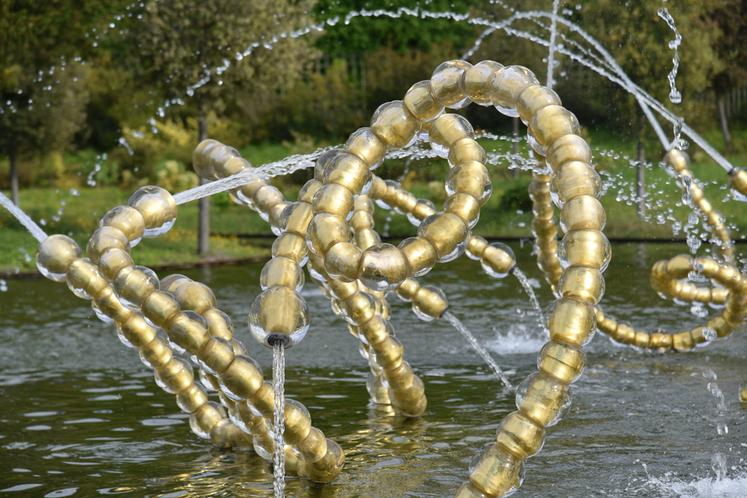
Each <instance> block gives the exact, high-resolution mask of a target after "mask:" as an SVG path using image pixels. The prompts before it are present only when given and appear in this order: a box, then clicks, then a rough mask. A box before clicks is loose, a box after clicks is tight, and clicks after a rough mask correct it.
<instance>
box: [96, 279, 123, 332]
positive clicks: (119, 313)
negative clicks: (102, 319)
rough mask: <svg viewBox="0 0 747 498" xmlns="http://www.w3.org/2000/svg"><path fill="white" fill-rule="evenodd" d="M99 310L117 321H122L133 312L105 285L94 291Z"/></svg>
mask: <svg viewBox="0 0 747 498" xmlns="http://www.w3.org/2000/svg"><path fill="white" fill-rule="evenodd" d="M94 301H95V303H96V307H97V308H98V309H99V311H100V312H101V313H103V314H105V315H106V316H108V317H109V318H111V319H112V320H114V321H115V322H117V323H123V322H124V321H125V320H127V319H128V318H129V317H130V315H132V314H133V312H132V311H131V310H130V308H128V307H127V306H125V305H124V304H123V303H122V301H121V300H120V299H119V296H117V293H116V292H114V289H113V288H112V287H111V286H107V287H105V288H103V289H101V290H100V291H99V292H97V293H96V296H95V298H94Z"/></svg>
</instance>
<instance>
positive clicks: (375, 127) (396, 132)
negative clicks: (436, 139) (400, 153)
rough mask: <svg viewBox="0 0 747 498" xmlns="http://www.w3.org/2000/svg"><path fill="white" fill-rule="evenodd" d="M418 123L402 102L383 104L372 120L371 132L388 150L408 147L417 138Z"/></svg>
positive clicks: (394, 101)
mask: <svg viewBox="0 0 747 498" xmlns="http://www.w3.org/2000/svg"><path fill="white" fill-rule="evenodd" d="M417 128H418V122H417V121H416V120H415V118H414V117H413V115H412V114H410V111H408V110H407V108H406V107H405V105H404V104H403V103H402V101H401V100H393V101H392V102H388V103H386V104H382V105H381V106H379V108H378V109H376V112H374V115H373V117H372V118H371V130H372V131H373V132H374V133H375V134H376V136H377V137H379V139H380V140H381V141H382V142H383V143H384V144H385V145H386V147H387V149H399V148H402V147H405V146H407V145H408V144H409V143H410V142H411V141H412V139H413V137H414V136H415V132H416V131H417Z"/></svg>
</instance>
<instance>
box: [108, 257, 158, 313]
mask: <svg viewBox="0 0 747 498" xmlns="http://www.w3.org/2000/svg"><path fill="white" fill-rule="evenodd" d="M158 284H159V282H158V277H157V276H156V274H155V273H153V271H152V270H150V269H148V268H146V267H143V266H129V267H127V268H123V269H122V270H120V272H119V273H118V274H117V276H116V278H115V279H114V288H115V289H116V290H117V292H118V293H119V295H120V296H122V297H123V298H124V299H126V300H128V301H130V302H131V303H135V304H137V305H140V304H142V303H144V302H145V300H146V298H147V297H148V296H150V295H151V294H152V293H153V292H155V291H157V290H158Z"/></svg>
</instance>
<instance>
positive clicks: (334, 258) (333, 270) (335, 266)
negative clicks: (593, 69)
mask: <svg viewBox="0 0 747 498" xmlns="http://www.w3.org/2000/svg"><path fill="white" fill-rule="evenodd" d="M361 255H362V251H361V249H360V248H359V247H358V246H356V245H355V244H352V243H350V242H338V243H336V244H335V245H333V246H332V247H331V248H330V249H329V251H327V254H325V256H324V268H325V269H326V270H327V273H328V274H329V275H330V276H331V277H332V278H337V279H343V280H345V281H353V280H356V279H357V278H358V275H359V274H360V273H359V270H358V265H359V263H360V260H361Z"/></svg>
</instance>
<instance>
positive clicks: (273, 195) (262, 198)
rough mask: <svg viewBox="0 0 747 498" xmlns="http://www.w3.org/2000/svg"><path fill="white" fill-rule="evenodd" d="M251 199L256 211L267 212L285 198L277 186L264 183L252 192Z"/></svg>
mask: <svg viewBox="0 0 747 498" xmlns="http://www.w3.org/2000/svg"><path fill="white" fill-rule="evenodd" d="M252 199H253V201H254V205H255V206H256V207H257V210H258V211H260V212H261V213H269V212H270V210H271V209H272V208H273V207H275V206H276V205H278V204H280V203H282V202H283V201H284V199H285V198H284V197H283V194H282V193H281V192H280V190H278V188H277V187H274V186H273V185H269V184H265V185H262V186H261V187H260V188H259V189H257V191H256V192H254V196H253V197H252Z"/></svg>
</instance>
